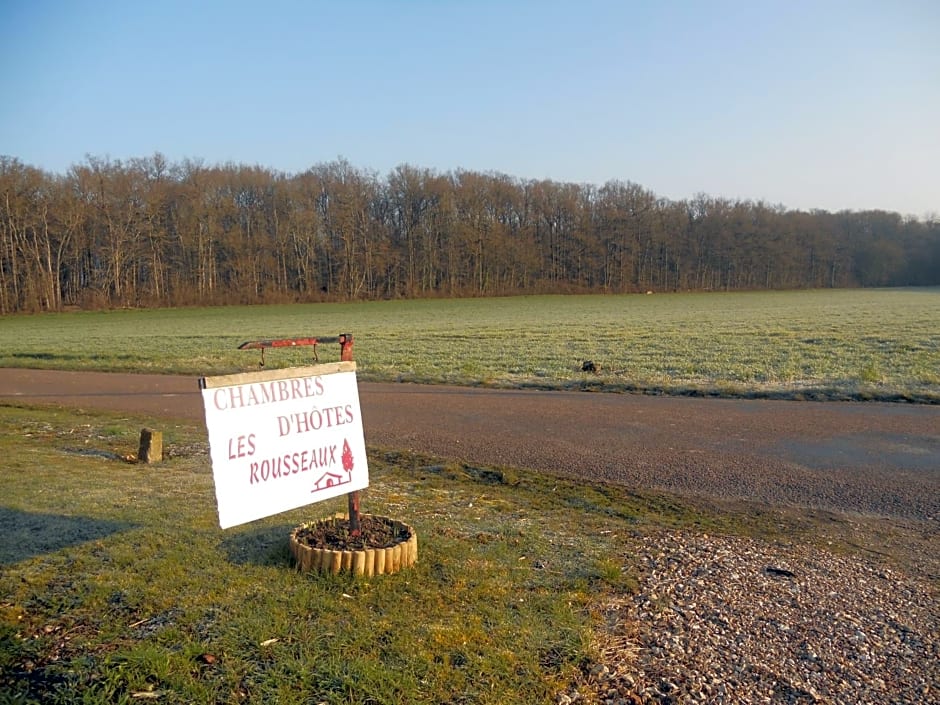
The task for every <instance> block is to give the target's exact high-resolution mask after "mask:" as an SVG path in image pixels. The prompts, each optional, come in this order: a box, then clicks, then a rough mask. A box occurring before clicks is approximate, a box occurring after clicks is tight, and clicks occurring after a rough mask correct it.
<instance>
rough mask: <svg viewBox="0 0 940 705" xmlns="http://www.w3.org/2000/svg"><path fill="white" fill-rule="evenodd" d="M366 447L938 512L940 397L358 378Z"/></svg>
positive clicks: (166, 383)
mask: <svg viewBox="0 0 940 705" xmlns="http://www.w3.org/2000/svg"><path fill="white" fill-rule="evenodd" d="M359 392H360V401H361V406H362V415H363V424H364V430H365V436H366V443H367V444H368V445H370V446H372V447H378V448H395V449H410V450H415V451H418V452H422V453H428V454H432V455H437V456H441V457H444V458H447V459H454V460H462V461H465V462H468V463H474V464H480V465H510V466H518V467H526V468H531V469H535V470H540V471H545V472H551V473H556V474H560V475H564V476H568V477H574V478H583V479H585V480H586V481H597V480H602V481H607V482H614V483H618V484H622V485H626V486H629V487H636V488H648V489H657V490H666V491H670V492H676V493H679V494H684V495H700V496H708V497H716V498H723V499H735V500H737V499H743V500H756V501H760V502H767V503H770V504H776V505H796V506H802V507H815V508H823V509H830V510H837V511H850V512H859V513H862V514H866V515H876V516H892V517H905V518H912V519H922V520H928V521H930V522H938V521H940V407H938V406H918V405H906V404H885V403H855V402H798V401H768V400H739V399H697V398H684V397H682V398H680V397H652V396H640V395H620V394H596V393H585V392H543V391H529V390H525V391H515V390H485V389H469V388H462V387H443V386H422V385H410V384H372V383H361V384H360V385H359ZM10 402H19V403H27V404H52V405H63V406H68V407H76V408H85V409H97V408H101V409H110V410H120V411H126V412H129V413H134V414H141V415H145V416H146V415H152V416H153V417H155V418H180V419H188V420H203V418H204V417H203V408H202V397H201V395H200V393H199V388H198V381H197V379H196V378H189V377H173V376H162V375H126V374H107V373H90V372H58V371H42V370H25V369H0V403H10Z"/></svg>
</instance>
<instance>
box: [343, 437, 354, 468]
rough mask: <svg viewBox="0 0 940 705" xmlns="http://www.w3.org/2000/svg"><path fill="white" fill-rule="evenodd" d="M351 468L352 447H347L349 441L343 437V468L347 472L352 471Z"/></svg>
mask: <svg viewBox="0 0 940 705" xmlns="http://www.w3.org/2000/svg"><path fill="white" fill-rule="evenodd" d="M352 469H353V456H352V449H350V447H349V441H347V440H346V439H345V438H344V439H343V470H345V471H346V472H348V473H352Z"/></svg>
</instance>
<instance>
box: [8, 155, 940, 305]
mask: <svg viewBox="0 0 940 705" xmlns="http://www.w3.org/2000/svg"><path fill="white" fill-rule="evenodd" d="M937 284H940V220H938V219H937V218H936V217H935V216H931V217H926V218H924V219H917V218H904V217H902V216H901V215H899V214H898V213H892V212H885V211H879V210H872V211H862V212H858V211H841V212H838V213H830V212H827V211H823V210H814V211H811V212H806V211H799V210H788V209H786V208H784V207H783V206H780V205H770V204H767V203H765V202H761V201H758V202H754V201H749V200H729V199H725V198H715V197H710V196H707V195H704V194H701V195H698V196H696V197H694V198H691V199H688V200H680V201H676V200H669V199H665V198H661V197H658V196H657V195H656V194H654V193H653V192H652V191H650V190H648V189H646V188H643V187H642V186H640V185H638V184H635V183H631V182H621V181H610V182H608V183H606V184H604V185H602V186H596V185H590V184H574V183H561V182H555V181H544V180H543V181H538V180H523V179H519V178H514V177H510V176H507V175H504V174H499V173H481V172H477V171H464V170H456V171H452V172H447V173H439V172H436V171H433V170H428V169H422V168H416V167H413V166H409V165H402V166H399V167H397V168H396V169H395V170H393V171H392V172H391V173H389V174H388V175H387V176H385V177H379V176H378V175H377V174H376V173H374V172H370V171H368V170H365V169H361V168H357V167H354V166H352V165H350V164H349V163H348V162H347V161H345V160H342V159H340V160H336V161H333V162H329V163H325V164H318V165H316V166H314V167H312V168H311V169H309V170H307V171H305V172H303V173H301V174H293V175H288V174H284V173H281V172H277V171H274V170H271V169H268V168H262V167H259V166H248V165H244V164H225V165H213V166H206V165H204V164H203V163H202V162H199V161H192V160H184V161H182V162H180V163H169V162H168V161H167V160H166V158H165V157H163V156H162V155H161V154H159V153H158V154H154V155H153V156H151V157H146V158H139V159H131V160H128V161H126V162H123V161H115V160H111V159H101V158H97V157H87V158H86V160H85V161H84V162H82V163H80V164H76V165H73V166H72V167H71V168H70V169H69V170H68V172H67V173H65V174H51V173H48V172H45V171H42V170H40V169H37V168H35V167H31V166H29V165H26V164H23V163H22V162H21V161H20V160H18V159H16V158H14V157H0V313H4V314H5V313H14V312H30V311H58V310H62V309H63V308H67V307H74V306H77V307H81V308H107V307H125V306H180V305H217V304H226V303H243V304H253V303H276V302H307V301H326V300H344V301H346V300H358V299H381V298H398V297H403V298H404V297H407V298H417V297H434V296H447V297H459V296H493V295H509V294H530V293H581V292H611V293H621V292H636V291H641V292H642V291H690V290H694V291H704V290H754V289H794V288H822V287H838V288H843V287H871V286H925V285H937Z"/></svg>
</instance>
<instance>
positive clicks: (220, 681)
mask: <svg viewBox="0 0 940 705" xmlns="http://www.w3.org/2000/svg"><path fill="white" fill-rule="evenodd" d="M151 421H152V420H151ZM143 423H144V421H143V420H142V419H138V418H133V417H128V416H121V415H113V414H89V413H83V412H72V411H55V410H48V409H43V410H38V409H30V408H22V407H17V406H0V452H2V453H3V457H4V458H5V459H6V460H5V464H4V471H3V473H2V474H0V495H2V497H3V500H2V502H0V532H2V533H0V535H2V540H0V703H14V702H16V703H26V702H31V703H32V702H35V703H102V704H104V703H108V704H114V703H132V702H140V701H141V700H145V699H151V698H152V699H155V700H156V701H157V702H160V703H178V704H183V703H258V704H264V705H267V704H268V703H274V702H276V703H279V704H280V705H293V704H295V703H296V704H298V705H300V704H301V703H337V704H338V703H362V704H366V703H372V704H375V703H427V704H428V705H439V704H440V703H494V704H496V703H499V704H511V703H542V702H553V701H554V696H555V694H556V693H557V692H560V691H561V690H563V689H564V688H565V687H568V686H570V684H571V683H572V682H574V681H576V680H577V678H578V677H579V674H580V673H581V672H582V669H583V668H585V667H586V666H587V665H588V664H590V663H591V659H592V657H593V651H592V647H591V639H592V634H593V632H594V629H595V628H596V627H597V619H598V615H597V614H595V607H594V606H595V605H597V604H600V601H601V600H602V599H603V597H604V596H605V595H609V594H611V593H617V594H623V593H624V592H629V591H630V590H632V589H633V587H634V586H635V584H636V582H635V581H636V577H635V576H634V575H633V574H632V572H631V568H630V565H631V560H630V542H631V540H632V538H631V537H634V536H638V535H640V534H641V533H642V532H644V531H648V530H650V529H651V528H655V527H676V526H687V527H696V528H704V529H705V530H707V531H708V532H710V533H714V532H744V533H748V534H763V533H764V532H777V531H780V528H779V527H780V524H779V519H773V518H772V517H771V516H770V515H764V514H762V513H761V512H756V513H748V512H739V513H737V514H719V513H716V512H713V511H708V510H701V509H696V508H695V507H694V505H692V504H690V503H685V502H678V501H674V500H671V499H669V498H665V497H662V496H658V495H655V494H652V493H650V494H636V493H631V492H628V491H626V490H623V489H618V488H613V487H605V486H598V487H584V486H579V485H578V484H576V483H572V482H567V481H564V480H560V479H558V478H548V477H544V476H540V475H537V474H532V473H527V472H525V471H509V470H500V469H492V468H475V467H470V466H466V465H461V464H456V463H448V462H440V461H432V460H429V459H425V458H420V457H415V456H412V455H409V454H404V453H397V452H391V451H373V452H372V455H371V457H370V467H371V472H370V475H371V486H370V487H369V489H367V490H365V491H364V492H363V507H364V509H365V510H367V511H372V512H374V513H380V514H385V515H388V516H394V517H396V518H400V519H403V520H405V521H407V522H408V523H410V524H411V525H412V526H414V527H415V530H416V531H417V532H418V536H419V541H420V549H419V560H418V564H417V565H416V566H415V567H414V568H411V569H408V570H406V571H403V572H401V573H398V574H395V575H391V576H378V577H375V578H371V579H368V580H366V579H358V580H357V579H353V578H351V577H349V576H339V577H337V576H326V575H312V574H301V573H298V572H296V571H295V570H294V569H293V566H292V564H291V561H290V557H289V553H288V547H287V537H288V534H289V532H290V530H291V529H292V528H293V527H295V526H297V525H298V524H300V523H302V522H304V521H308V520H311V519H316V518H319V517H322V516H326V515H329V514H332V513H333V512H334V511H338V510H342V509H343V507H344V501H345V500H344V499H342V498H340V499H337V500H329V501H326V502H323V503H321V504H317V505H313V506H309V507H306V508H304V509H299V510H295V511H292V512H287V513H284V514H280V515H277V516H273V517H270V518H268V519H264V520H260V521H257V522H252V523H251V524H247V525H243V526H241V527H237V528H235V529H229V530H226V531H221V530H220V529H219V528H218V524H217V515H216V508H215V497H214V493H213V486H212V474H211V471H210V468H209V463H208V457H207V448H206V440H205V438H204V435H203V434H204V430H203V429H202V427H201V426H200V425H197V424H194V425H192V426H188V425H171V426H168V427H166V428H165V429H164V441H165V446H166V449H167V458H166V460H165V461H164V462H163V463H161V464H159V465H153V466H146V465H137V464H130V463H128V462H127V461H126V460H125V459H124V458H123V456H125V455H128V454H131V455H132V454H133V452H134V450H135V448H136V441H137V430H138V429H139V428H140V427H141V425H142V424H143ZM796 534H802V531H801V530H794V535H796Z"/></svg>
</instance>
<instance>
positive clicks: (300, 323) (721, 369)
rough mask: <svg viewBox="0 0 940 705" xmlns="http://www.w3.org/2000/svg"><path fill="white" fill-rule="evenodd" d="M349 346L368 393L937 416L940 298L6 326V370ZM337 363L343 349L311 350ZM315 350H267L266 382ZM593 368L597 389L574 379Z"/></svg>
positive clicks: (547, 299)
mask: <svg viewBox="0 0 940 705" xmlns="http://www.w3.org/2000/svg"><path fill="white" fill-rule="evenodd" d="M341 332H351V333H353V335H354V337H355V340H356V343H355V357H356V360H357V362H358V363H359V376H360V378H361V379H364V380H373V381H388V380H392V381H411V382H424V383H433V384H441V383H447V384H457V385H486V386H497V387H541V388H547V389H579V388H580V389H591V390H599V391H639V392H649V393H666V394H710V395H711V394H716V395H725V396H776V397H790V398H794V397H795V398H807V399H817V398H818V399H888V400H891V399H898V400H909V401H922V402H923V401H926V402H933V403H936V402H938V401H940V289H919V290H918V289H908V290H867V289H866V290H844V291H843V290H836V291H803V292H762V293H729V294H721V293H712V294H657V295H653V296H638V295H632V296H540V297H516V298H496V299H460V300H421V301H387V302H371V303H356V304H316V305H294V306H258V307H223V308H199V309H160V310H121V311H108V312H69V313H60V314H45V315H37V316H13V317H5V318H0V366H6V367H41V368H56V369H95V370H124V371H137V372H161V373H162V372H166V373H180V374H192V375H210V374H224V373H228V372H234V371H240V370H246V369H252V368H254V367H256V366H257V364H258V362H259V360H260V355H259V354H258V352H257V351H239V350H237V347H238V345H239V344H240V343H242V342H244V341H246V340H253V339H263V338H279V337H299V336H335V335H336V334H338V333H341ZM319 353H320V356H321V359H336V357H337V356H338V346H335V345H323V346H320V348H319ZM309 360H310V349H309V348H295V349H292V350H285V349H280V350H271V351H268V354H267V355H266V362H267V364H268V366H269V367H271V366H290V365H295V364H305V363H307V362H309ZM584 360H591V361H593V362H594V363H595V364H596V365H598V366H599V367H600V373H599V374H597V375H593V374H586V373H584V372H582V371H581V363H582V362H583V361H584Z"/></svg>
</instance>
